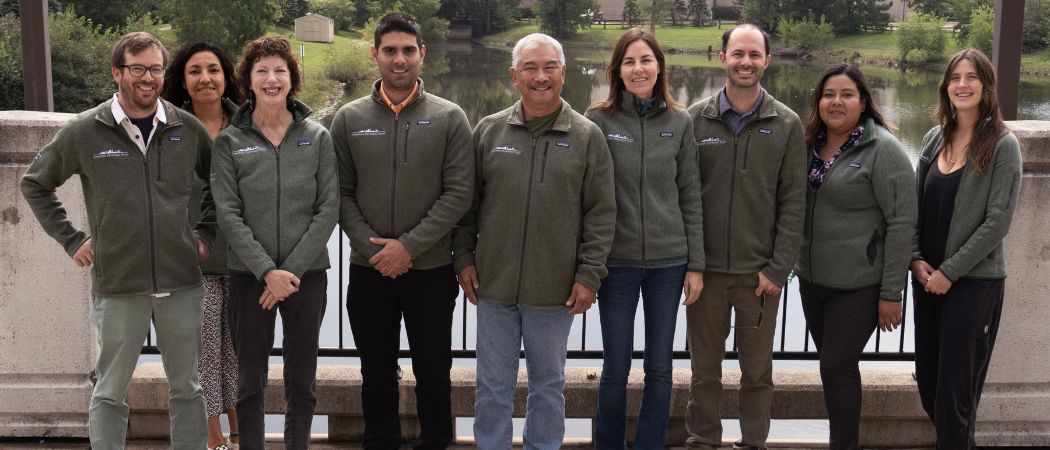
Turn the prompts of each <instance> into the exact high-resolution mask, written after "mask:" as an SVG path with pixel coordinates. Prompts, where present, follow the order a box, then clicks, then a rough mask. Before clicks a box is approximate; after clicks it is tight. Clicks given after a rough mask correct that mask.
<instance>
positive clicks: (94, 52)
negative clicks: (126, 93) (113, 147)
mask: <svg viewBox="0 0 1050 450" xmlns="http://www.w3.org/2000/svg"><path fill="white" fill-rule="evenodd" d="M48 21H49V29H50V35H51V36H50V37H51V81H52V83H53V84H52V95H53V96H54V101H55V111H60V112H80V111H83V110H85V109H88V108H91V107H93V106H95V105H97V104H99V103H102V101H104V100H106V99H107V98H109V97H110V96H112V95H113V91H114V83H113V75H111V74H110V67H109V58H110V55H111V53H112V51H113V44H114V43H116V41H117V39H118V38H119V35H120V34H121V32H120V30H103V29H102V27H101V26H100V25H95V24H94V23H92V22H91V20H89V19H86V18H83V17H77V16H76V15H75V14H74V13H73V10H71V9H67V10H65V11H62V12H57V13H53V14H50V15H49V17H48ZM19 65H21V64H19Z"/></svg>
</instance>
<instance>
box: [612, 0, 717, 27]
mask: <svg viewBox="0 0 1050 450" xmlns="http://www.w3.org/2000/svg"><path fill="white" fill-rule="evenodd" d="M625 8H626V6H625ZM709 15H710V11H709V10H708V9H707V0H689V17H691V18H692V19H693V25H694V26H698V27H699V26H702V25H703V24H704V19H706V18H707V16H709Z"/></svg>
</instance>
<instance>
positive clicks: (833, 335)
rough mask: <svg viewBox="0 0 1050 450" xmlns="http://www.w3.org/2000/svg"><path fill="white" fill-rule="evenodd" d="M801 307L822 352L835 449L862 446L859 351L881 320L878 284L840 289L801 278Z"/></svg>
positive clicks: (821, 360) (829, 422)
mask: <svg viewBox="0 0 1050 450" xmlns="http://www.w3.org/2000/svg"><path fill="white" fill-rule="evenodd" d="M799 293H800V294H801V296H802V311H803V313H804V314H805V315H806V325H807V326H808V327H809V333H810V334H811V335H813V342H814V343H815V344H816V345H817V353H818V354H819V356H820V380H821V382H822V383H823V384H824V405H825V406H826V407H827V409H828V425H829V428H830V429H831V430H830V431H831V439H830V441H831V446H830V448H831V449H832V450H838V449H857V448H859V443H858V434H859V430H860V404H861V385H860V369H859V367H858V364H859V362H860V356H861V352H863V351H864V346H865V345H866V344H867V343H868V340H869V339H870V338H871V333H872V332H873V331H875V328H876V327H877V326H878V324H879V287H878V286H875V287H870V288H864V289H856V290H849V291H846V290H839V289H832V288H827V287H823V286H818V285H815V284H813V283H809V282H807V281H806V280H803V279H801V278H800V279H799Z"/></svg>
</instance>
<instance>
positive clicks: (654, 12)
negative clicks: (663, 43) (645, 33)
mask: <svg viewBox="0 0 1050 450" xmlns="http://www.w3.org/2000/svg"><path fill="white" fill-rule="evenodd" d="M673 1H674V0H643V2H644V3H642V8H643V9H644V11H645V15H646V17H648V18H649V32H650V33H653V34H656V26H657V25H660V24H662V23H664V20H665V19H667V15H668V13H670V12H671V6H672V4H673V3H672V2H673Z"/></svg>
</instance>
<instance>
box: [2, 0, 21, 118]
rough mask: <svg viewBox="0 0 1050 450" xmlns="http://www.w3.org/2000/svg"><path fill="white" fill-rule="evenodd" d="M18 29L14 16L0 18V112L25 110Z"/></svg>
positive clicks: (16, 18) (19, 26)
mask: <svg viewBox="0 0 1050 450" xmlns="http://www.w3.org/2000/svg"><path fill="white" fill-rule="evenodd" d="M20 29H21V25H19V22H18V17H15V15H14V14H6V15H4V16H2V17H0V110H8V109H25V98H24V97H25V96H24V95H23V94H24V92H25V91H24V90H23V86H22V35H21V33H20Z"/></svg>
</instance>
